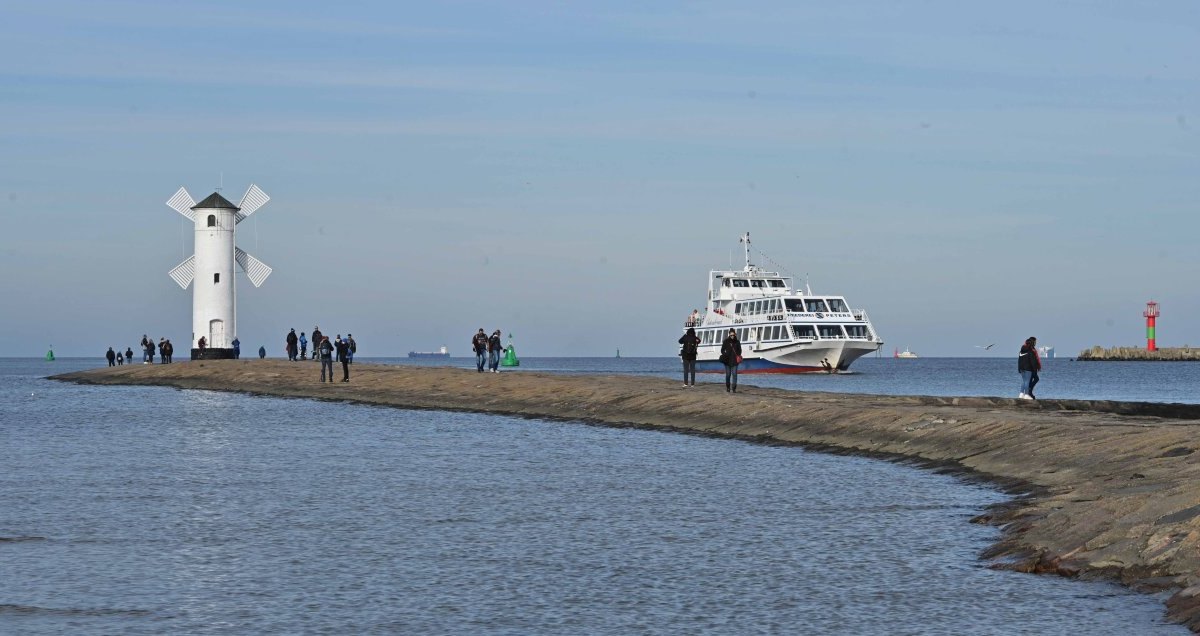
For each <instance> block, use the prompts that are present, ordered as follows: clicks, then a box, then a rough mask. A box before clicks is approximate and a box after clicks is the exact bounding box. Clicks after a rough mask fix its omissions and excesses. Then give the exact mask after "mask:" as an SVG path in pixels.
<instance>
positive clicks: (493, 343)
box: [487, 329, 504, 373]
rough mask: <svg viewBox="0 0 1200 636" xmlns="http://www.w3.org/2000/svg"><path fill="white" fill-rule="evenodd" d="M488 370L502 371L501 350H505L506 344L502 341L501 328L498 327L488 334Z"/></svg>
mask: <svg viewBox="0 0 1200 636" xmlns="http://www.w3.org/2000/svg"><path fill="white" fill-rule="evenodd" d="M487 348H488V370H489V371H491V372H492V373H500V352H501V351H503V350H504V344H503V343H501V342H500V330H499V329H497V330H495V331H493V332H492V335H491V336H488V347H487Z"/></svg>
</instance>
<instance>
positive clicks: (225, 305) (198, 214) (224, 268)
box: [167, 184, 271, 360]
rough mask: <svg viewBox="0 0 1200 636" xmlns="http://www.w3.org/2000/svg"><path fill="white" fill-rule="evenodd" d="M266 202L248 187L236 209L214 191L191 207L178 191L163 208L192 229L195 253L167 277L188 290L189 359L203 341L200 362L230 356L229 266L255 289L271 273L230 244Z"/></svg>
mask: <svg viewBox="0 0 1200 636" xmlns="http://www.w3.org/2000/svg"><path fill="white" fill-rule="evenodd" d="M270 200H271V197H269V196H267V194H266V193H265V192H263V191H262V190H260V189H259V188H258V186H256V185H253V184H251V186H250V189H249V190H246V194H245V196H243V197H242V200H241V202H239V203H238V204H237V205H234V204H232V203H230V202H229V201H228V200H226V199H225V197H223V196H221V194H220V193H219V192H214V193H212V194H210V195H208V197H206V198H205V199H204V200H203V201H201V202H199V203H196V202H195V201H194V200H193V199H192V195H190V194H188V191H187V190H186V189H184V188H180V189H179V191H178V192H176V193H175V196H173V197H171V198H170V199H169V200H168V201H167V206H168V207H170V208H171V209H173V210H175V211H176V212H178V213H180V214H182V215H184V216H186V217H187V218H188V219H189V220H191V221H192V223H193V224H195V226H196V243H195V245H196V247H195V252H194V253H193V254H192V255H191V256H189V257H188V258H187V260H185V261H183V262H182V263H180V264H179V265H176V266H175V268H174V269H172V270H171V271H170V272H168V273H169V274H170V276H171V278H172V279H173V280H174V281H175V282H176V283H179V286H180V287H182V288H184V289H187V286H188V284H189V283H193V282H194V283H195V285H194V286H193V287H192V344H191V349H192V356H191V357H192V359H193V360H195V359H197V358H199V357H200V351H199V349H198V348H197V346H198V345H197V343H198V342H199V340H200V338H201V337H203V338H204V339H205V342H206V343H207V348H206V351H205V354H204V357H205V358H206V359H222V358H232V357H233V345H232V344H231V343H232V342H233V340H234V338H236V337H237V289H236V285H235V280H236V279H235V275H236V273H237V271H236V269H235V267H236V266H238V265H240V266H241V267H242V270H244V271H245V272H246V276H247V277H248V278H249V279H250V282H251V283H253V284H254V286H255V287H259V286H261V285H262V284H263V281H265V280H266V279H267V276H269V275H270V274H271V268H270V267H267V266H266V264H264V263H263V262H262V261H260V260H258V259H257V258H254V257H253V256H251V255H249V254H247V253H245V252H243V251H242V250H241V249H240V248H238V247H237V246H236V245H235V244H234V235H235V234H236V231H237V224H238V223H241V222H242V220H243V219H245V218H246V217H249V216H250V215H251V214H254V212H255V210H258V209H259V208H261V207H262V206H264V205H266V204H267V201H270Z"/></svg>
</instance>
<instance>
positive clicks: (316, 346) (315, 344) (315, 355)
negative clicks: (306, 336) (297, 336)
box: [311, 327, 324, 360]
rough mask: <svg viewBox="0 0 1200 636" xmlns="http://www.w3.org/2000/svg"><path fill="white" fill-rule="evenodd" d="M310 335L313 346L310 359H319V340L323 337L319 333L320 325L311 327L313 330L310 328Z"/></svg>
mask: <svg viewBox="0 0 1200 636" xmlns="http://www.w3.org/2000/svg"><path fill="white" fill-rule="evenodd" d="M311 337H312V346H313V357H312V359H313V360H320V359H321V354H320V351H321V340H322V339H323V338H324V336H322V335H321V328H320V327H313V330H312V335H311Z"/></svg>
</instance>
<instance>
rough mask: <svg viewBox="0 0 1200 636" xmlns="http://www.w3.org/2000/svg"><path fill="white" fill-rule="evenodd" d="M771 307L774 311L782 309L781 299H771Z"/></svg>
mask: <svg viewBox="0 0 1200 636" xmlns="http://www.w3.org/2000/svg"><path fill="white" fill-rule="evenodd" d="M771 309H772V310H773V311H775V312H776V313H778V312H781V311H783V301H782V300H779V299H776V300H772V301H771Z"/></svg>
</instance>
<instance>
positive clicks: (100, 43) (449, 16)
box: [0, 0, 1200, 356]
mask: <svg viewBox="0 0 1200 636" xmlns="http://www.w3.org/2000/svg"><path fill="white" fill-rule="evenodd" d="M644 4H646V3H622V2H606V3H554V2H544V3H543V2H526V3H519V4H518V3H512V4H509V5H505V4H502V3H490V2H488V3H485V2H479V3H477V2H447V3H392V2H379V3H350V4H340V5H336V6H335V4H334V3H326V2H319V3H318V2H286V3H284V2H259V3H226V2H206V3H179V2H104V3H95V2H82V1H81V2H54V1H43V2H36V3H33V2H8V3H6V4H5V9H4V16H5V18H4V20H3V21H0V75H2V76H3V77H2V82H0V122H3V124H2V127H0V210H3V213H4V219H5V221H6V222H7V226H8V228H9V229H8V231H7V232H5V233H4V234H3V236H2V237H0V267H3V270H4V271H5V272H6V273H7V274H8V275H7V276H4V277H3V278H2V279H0V296H2V297H3V298H5V299H6V302H5V309H4V311H3V314H2V317H0V349H2V350H3V351H4V353H5V355H40V354H41V353H44V351H45V349H46V347H47V346H48V345H49V344H54V345H55V348H56V351H57V352H58V353H59V354H60V355H93V354H96V355H98V354H100V353H102V352H103V351H104V350H105V348H107V347H108V346H110V345H112V346H121V347H124V346H127V345H130V344H134V343H136V341H137V339H139V338H140V337H141V334H143V333H149V334H151V335H153V336H156V337H157V336H167V337H171V338H172V340H173V341H175V342H176V343H177V344H178V343H180V342H185V341H186V340H187V339H188V337H189V335H190V321H191V291H190V289H189V290H188V291H183V290H180V289H179V288H178V287H177V286H176V285H175V283H174V282H172V281H171V280H170V279H169V278H168V277H167V274H166V272H167V270H169V269H170V268H171V267H173V266H174V265H175V264H176V263H178V262H179V261H180V260H182V259H183V258H184V257H185V256H186V255H187V254H190V253H191V240H190V234H188V233H187V232H183V231H182V230H184V229H185V228H184V227H183V225H182V222H183V221H182V217H180V216H179V215H177V214H176V213H175V212H173V211H171V210H170V209H169V208H167V207H166V206H165V205H164V204H163V202H164V201H165V200H166V199H167V198H169V197H170V196H171V195H172V194H173V193H174V191H175V190H176V189H177V188H178V187H179V186H181V185H183V186H186V187H187V188H188V190H189V191H190V192H191V193H192V195H193V196H194V197H196V198H197V199H199V198H201V197H203V196H205V195H207V194H208V193H210V192H211V191H212V190H213V189H214V188H216V187H218V186H219V185H221V184H222V183H223V185H224V190H223V192H224V193H226V194H227V196H228V197H229V198H231V199H233V200H234V201H236V200H237V198H238V197H240V196H241V193H242V192H244V191H245V189H246V187H247V186H248V185H249V184H250V183H252V182H253V183H257V184H258V185H259V186H260V187H262V188H263V189H264V190H265V191H266V192H267V193H268V194H270V195H271V197H272V201H271V202H270V203H269V204H268V205H267V207H265V208H264V209H263V210H262V211H260V212H258V213H256V214H255V216H254V217H251V220H250V221H248V222H246V223H243V224H242V225H241V226H240V227H239V237H238V243H239V245H240V246H241V247H242V248H243V249H245V250H247V251H249V252H250V253H252V254H254V255H255V256H257V257H258V258H260V259H261V260H263V261H264V262H266V263H267V264H269V265H271V266H272V267H274V268H275V271H274V273H273V274H272V275H271V277H270V278H269V279H268V280H267V282H266V283H265V284H264V286H263V287H262V288H258V289H255V288H253V287H251V286H250V285H249V283H248V281H247V280H246V279H245V277H244V276H242V277H241V280H240V281H239V295H238V307H239V328H240V332H241V333H240V334H239V336H241V339H242V341H243V343H245V344H246V345H249V346H250V347H251V348H257V347H258V345H259V344H265V345H267V347H268V349H270V350H271V352H272V354H275V353H277V350H279V349H280V348H281V343H282V338H283V334H284V333H286V331H287V329H288V328H289V327H295V328H296V329H297V331H302V330H303V331H308V330H309V329H311V327H312V326H313V325H314V324H319V325H321V327H322V329H323V330H325V331H332V332H335V333H336V332H340V333H345V332H347V331H349V332H353V333H354V334H355V338H356V340H358V342H359V343H360V354H361V355H396V354H403V353H404V352H407V351H408V350H410V349H431V348H435V347H437V346H440V345H442V344H446V345H448V346H450V348H451V351H452V353H455V354H465V353H466V351H467V340H468V338H469V336H470V335H471V334H472V333H473V332H474V331H475V329H477V328H478V327H484V328H486V329H487V330H488V331H490V330H492V329H495V328H500V329H503V330H504V331H505V332H510V331H511V332H513V333H514V334H515V335H516V340H515V341H516V343H517V344H518V347H519V351H521V352H522V353H523V354H525V355H612V353H613V351H614V350H615V349H616V348H618V347H619V348H621V350H622V353H623V354H624V355H673V354H674V352H675V349H676V345H675V339H676V338H677V337H678V329H679V327H680V324H681V321H682V319H683V317H685V316H686V314H687V313H688V312H689V311H690V310H691V309H692V308H693V307H697V306H700V305H701V304H702V300H703V294H704V291H705V287H704V285H705V277H706V273H707V271H708V270H709V269H711V268H716V267H723V266H725V265H726V264H727V263H728V261H729V258H730V253H731V252H733V253H734V254H735V258H736V250H737V249H738V245H737V242H736V241H737V236H738V235H739V234H741V233H743V232H746V231H749V232H750V233H751V235H752V237H754V239H755V244H756V247H758V248H760V249H761V250H762V251H763V252H765V253H766V254H767V255H769V256H770V257H771V258H772V259H774V260H775V261H777V262H779V263H780V264H782V265H784V266H785V267H787V268H788V269H789V270H790V271H792V272H794V273H796V274H799V275H804V274H805V273H807V274H808V275H809V276H810V277H811V281H812V286H813V289H814V291H815V292H818V293H838V294H845V295H846V296H847V297H848V299H849V301H850V303H851V305H852V306H854V307H863V308H866V309H867V310H868V312H869V313H870V315H871V316H872V318H873V320H874V321H875V323H876V327H877V329H878V331H879V333H880V334H881V335H882V336H883V337H884V338H885V339H886V340H887V345H886V349H887V351H889V352H890V351H891V349H892V348H895V347H899V348H904V347H906V346H907V347H911V348H912V350H913V351H916V352H918V353H920V354H922V355H947V356H953V355H976V354H977V351H978V350H976V349H975V348H974V345H979V344H988V343H992V342H996V343H999V346H998V347H997V348H996V349H994V351H995V352H996V354H997V355H1011V354H1012V351H1013V350H1015V348H1016V347H1017V346H1019V343H1020V341H1021V340H1023V339H1024V338H1025V337H1026V336H1028V335H1037V336H1038V337H1039V340H1040V341H1041V342H1042V343H1045V344H1050V345H1054V346H1056V347H1057V348H1058V351H1059V355H1074V354H1075V353H1077V352H1078V351H1079V350H1081V349H1083V348H1085V347H1088V346H1091V345H1093V344H1103V345H1115V344H1127V345H1134V344H1139V343H1144V339H1143V331H1144V330H1143V319H1142V317H1141V311H1142V308H1143V306H1144V303H1145V302H1146V301H1147V300H1150V299H1155V300H1157V301H1158V302H1160V303H1161V306H1162V312H1163V315H1162V317H1161V318H1160V319H1159V340H1160V344H1161V345H1164V346H1169V345H1182V344H1185V343H1186V344H1192V345H1200V299H1198V295H1197V293H1196V292H1195V290H1194V284H1195V281H1196V280H1197V279H1198V278H1200V276H1198V275H1200V256H1198V255H1197V254H1198V253H1200V251H1198V250H1197V249H1196V247H1195V244H1196V240H1197V237H1200V221H1197V220H1196V219H1197V217H1196V214H1195V211H1196V207H1197V202H1198V201H1200V180H1198V179H1197V178H1196V175H1197V174H1198V172H1200V146H1198V141H1200V137H1198V135H1200V108H1198V106H1200V81H1198V80H1200V44H1198V43H1200V5H1198V4H1196V3H1195V2H1185V1H1178V2H1165V1H1164V2H1153V1H1148V2H1140V3H1120V2H1109V1H1104V2H1101V1H1084V0H1078V1H1061V2H1013V3H1006V4H1004V5H995V4H989V5H984V4H981V3H962V2H941V1H929V2H915V1H914V2H874V1H863V2H851V3H807V2H804V3H797V2H781V3H770V2H758V3H736V4H735V3H712V4H710V3H683V4H665V3H664V4H654V5H653V6H652V7H649V8H647V7H645V6H641V5H644Z"/></svg>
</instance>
